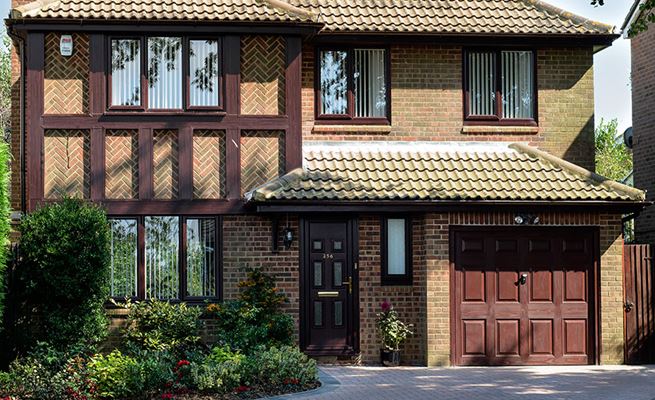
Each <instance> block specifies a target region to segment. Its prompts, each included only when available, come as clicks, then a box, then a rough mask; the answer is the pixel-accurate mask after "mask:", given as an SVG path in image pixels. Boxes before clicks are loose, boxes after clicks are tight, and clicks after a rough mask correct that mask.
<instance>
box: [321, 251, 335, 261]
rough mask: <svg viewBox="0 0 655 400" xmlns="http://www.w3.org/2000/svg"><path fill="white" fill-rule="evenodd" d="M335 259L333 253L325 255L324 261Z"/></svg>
mask: <svg viewBox="0 0 655 400" xmlns="http://www.w3.org/2000/svg"><path fill="white" fill-rule="evenodd" d="M333 258H334V254H331V253H323V259H324V260H326V259H330V260H331V259H333Z"/></svg>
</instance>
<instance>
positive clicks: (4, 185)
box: [0, 61, 11, 331]
mask: <svg viewBox="0 0 655 400" xmlns="http://www.w3.org/2000/svg"><path fill="white" fill-rule="evenodd" d="M2 68H3V67H2V65H1V61H0V70H1V69H2ZM0 73H1V71H0ZM10 159H11V154H10V151H9V145H8V144H7V143H5V142H0V331H2V324H1V321H2V317H3V312H4V304H5V282H6V271H5V270H6V265H7V261H8V255H9V232H10V231H11V223H10V221H9V213H10V209H11V206H10V204H9V176H10V171H9V160H10Z"/></svg>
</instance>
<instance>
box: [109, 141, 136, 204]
mask: <svg viewBox="0 0 655 400" xmlns="http://www.w3.org/2000/svg"><path fill="white" fill-rule="evenodd" d="M105 167H106V175H105V196H106V197H107V198H109V199H136V198H137V197H138V193H139V140H138V131H136V130H111V131H107V134H106V136H105Z"/></svg>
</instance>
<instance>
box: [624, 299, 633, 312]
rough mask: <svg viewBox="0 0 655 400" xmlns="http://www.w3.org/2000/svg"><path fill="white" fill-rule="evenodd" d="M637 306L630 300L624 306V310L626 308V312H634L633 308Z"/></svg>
mask: <svg viewBox="0 0 655 400" xmlns="http://www.w3.org/2000/svg"><path fill="white" fill-rule="evenodd" d="M634 306H635V303H633V302H631V301H630V300H628V301H626V302H625V304H624V305H623V308H625V312H630V311H632V308H633V307H634Z"/></svg>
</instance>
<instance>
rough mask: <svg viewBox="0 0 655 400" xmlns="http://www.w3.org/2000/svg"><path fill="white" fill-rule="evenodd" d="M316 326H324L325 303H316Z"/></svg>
mask: <svg viewBox="0 0 655 400" xmlns="http://www.w3.org/2000/svg"><path fill="white" fill-rule="evenodd" d="M314 326H323V303H322V302H320V301H315V302H314Z"/></svg>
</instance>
